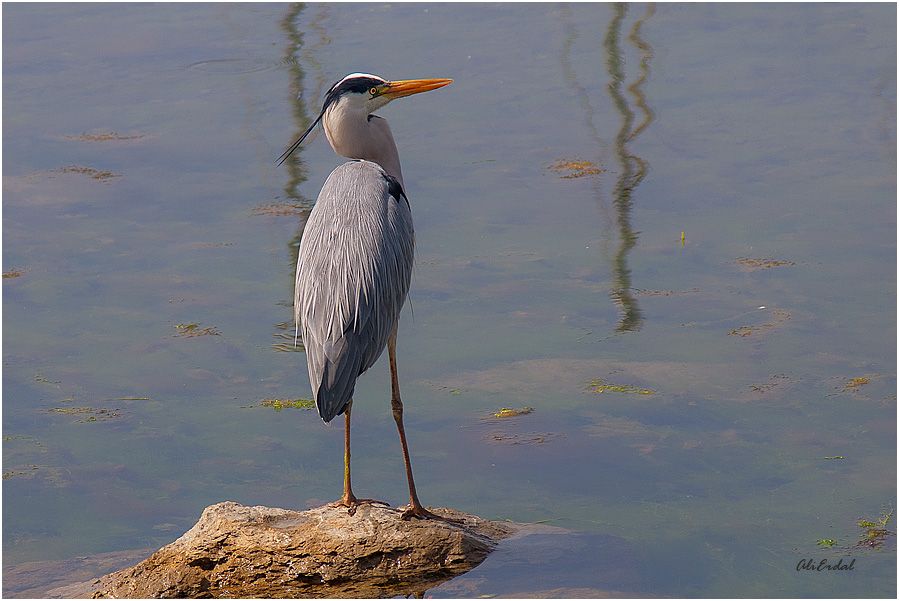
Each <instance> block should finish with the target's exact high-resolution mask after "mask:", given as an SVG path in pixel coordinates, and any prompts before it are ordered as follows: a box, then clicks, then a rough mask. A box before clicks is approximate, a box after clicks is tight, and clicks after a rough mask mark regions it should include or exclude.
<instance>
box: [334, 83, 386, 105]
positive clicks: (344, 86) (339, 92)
mask: <svg viewBox="0 0 899 601" xmlns="http://www.w3.org/2000/svg"><path fill="white" fill-rule="evenodd" d="M384 83H385V82H384V80H382V79H375V78H374V77H351V78H350V79H344V80H341V81H338V82H337V83H335V84H334V85H333V86H331V89H330V90H328V93H327V94H325V104H324V106H323V107H322V108H323V109H326V108H328V107H329V106H331V105H332V104H333V103H335V102H337V100H338V99H339V98H340V97H341V96H343V95H344V94H368V93H369V90H371V89H372V88H375V87H377V86H380V85H383V84H384Z"/></svg>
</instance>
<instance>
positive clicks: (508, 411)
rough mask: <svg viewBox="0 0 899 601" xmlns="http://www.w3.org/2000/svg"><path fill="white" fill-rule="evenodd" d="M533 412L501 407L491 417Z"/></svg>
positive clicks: (531, 409)
mask: <svg viewBox="0 0 899 601" xmlns="http://www.w3.org/2000/svg"><path fill="white" fill-rule="evenodd" d="M451 394H452V393H451ZM533 412H534V409H533V408H532V407H521V408H520V409H512V408H509V407H503V408H502V409H500V410H499V411H494V412H493V413H492V415H493V417H499V418H507V417H518V416H519V415H527V414H528V413H533Z"/></svg>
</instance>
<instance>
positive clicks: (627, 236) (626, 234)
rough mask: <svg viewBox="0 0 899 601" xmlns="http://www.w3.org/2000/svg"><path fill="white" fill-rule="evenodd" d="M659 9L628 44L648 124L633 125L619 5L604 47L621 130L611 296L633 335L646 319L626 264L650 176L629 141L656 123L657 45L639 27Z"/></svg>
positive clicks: (635, 91)
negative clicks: (653, 70) (635, 54)
mask: <svg viewBox="0 0 899 601" xmlns="http://www.w3.org/2000/svg"><path fill="white" fill-rule="evenodd" d="M654 12H655V5H653V4H649V5H648V6H647V10H646V13H645V14H644V15H643V16H642V17H640V18H639V19H638V20H637V21H636V22H635V23H634V25H633V27H632V29H631V31H630V35H629V40H630V41H631V42H632V43H633V44H634V46H635V47H636V48H637V49H638V50H640V53H641V59H640V67H639V69H640V76H639V77H638V78H637V80H636V81H634V83H633V84H631V85H630V86H629V87H628V91H629V92H630V93H631V94H632V95H633V96H634V98H635V104H636V105H637V107H638V108H640V110H641V111H642V112H643V121H642V122H641V123H640V125H639V126H637V127H636V128H635V127H634V121H635V114H634V111H633V110H631V107H630V106H629V105H628V102H627V98H626V97H625V95H624V93H623V92H622V86H623V84H624V80H625V75H624V70H623V59H622V55H621V43H620V39H621V26H622V23H623V22H624V18H625V16H626V14H627V5H626V4H622V3H618V4H615V5H614V17H613V18H612V20H611V21H610V22H609V27H608V30H607V32H606V37H605V41H604V43H603V45H604V46H605V49H606V53H607V60H606V67H607V69H608V72H609V78H610V81H609V95H610V96H611V98H612V102H613V104H614V105H615V108H616V110H617V111H618V112H619V113H620V114H621V128H620V129H619V130H618V133H617V134H616V136H615V141H614V152H615V157H616V158H617V160H618V163H619V165H620V166H621V170H620V172H619V175H618V179H617V180H616V182H615V187H614V189H613V192H612V195H613V198H614V200H613V202H614V205H615V210H616V213H617V217H618V219H617V221H618V237H619V245H618V250H617V251H616V253H615V256H614V258H613V272H614V273H613V282H612V289H611V291H610V292H609V295H610V296H611V298H612V300H613V302H615V304H616V305H618V306H619V307H620V308H621V310H622V316H621V318H620V319H619V322H618V325H617V327H616V331H617V332H632V331H637V330H639V329H640V327H641V325H642V322H643V316H642V313H641V312H640V308H639V306H638V305H637V301H636V299H635V298H634V296H633V294H632V293H631V273H630V268H629V267H628V264H627V255H628V253H629V252H630V251H631V249H632V248H633V247H634V246H635V245H636V244H637V238H638V235H639V232H636V231H634V229H633V227H632V226H631V209H632V206H633V200H632V195H633V192H634V190H635V189H636V188H637V186H639V185H640V182H641V181H642V180H643V178H644V177H646V172H647V171H648V169H649V164H648V163H647V162H646V160H644V159H643V158H641V157H639V156H637V155H635V154H632V153H631V152H629V150H628V148H627V143H628V142H630V141H632V140H634V139H635V138H636V137H637V136H638V135H639V134H640V133H641V132H642V131H644V130H645V129H646V128H647V127H648V126H649V124H650V123H651V122H652V120H653V117H654V116H653V112H652V110H651V109H650V108H649V105H648V104H647V102H646V97H645V95H644V94H643V90H642V85H643V84H644V83H645V81H646V80H647V79H648V77H649V65H650V60H651V59H652V47H651V46H650V45H649V44H648V43H647V42H646V41H644V40H643V39H642V38H640V27H641V26H642V24H643V23H644V22H645V21H646V19H648V18H649V17H651V16H652V15H653V13H654Z"/></svg>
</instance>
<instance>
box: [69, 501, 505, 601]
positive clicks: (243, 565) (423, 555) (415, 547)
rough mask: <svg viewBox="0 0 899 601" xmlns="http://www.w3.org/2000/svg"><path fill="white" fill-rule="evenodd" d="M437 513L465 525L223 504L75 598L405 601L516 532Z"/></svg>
mask: <svg viewBox="0 0 899 601" xmlns="http://www.w3.org/2000/svg"><path fill="white" fill-rule="evenodd" d="M431 510H432V511H433V512H435V513H437V514H439V515H441V516H444V517H447V518H451V519H454V520H458V521H459V523H458V524H455V523H450V522H445V521H439V520H416V519H413V520H403V519H401V517H400V513H399V512H398V511H397V510H396V509H392V508H389V507H380V506H371V505H363V506H361V507H359V508H358V510H357V511H356V513H355V515H349V514H348V512H347V510H346V508H342V507H328V506H325V507H318V508H316V509H310V510H308V511H291V510H287V509H276V508H270V507H246V506H244V505H240V504H238V503H234V502H225V503H219V504H216V505H211V506H209V507H207V508H206V509H205V510H204V511H203V515H202V516H201V517H200V520H199V521H198V522H197V523H196V525H194V527H193V528H191V529H190V530H188V531H187V532H186V533H185V534H184V535H183V536H181V538H179V539H178V540H176V541H175V542H173V543H171V544H169V545H166V546H165V547H163V548H161V549H159V550H158V551H156V552H155V553H153V554H152V555H151V556H150V557H148V558H147V559H145V560H144V561H142V562H140V563H138V564H137V565H134V566H132V567H130V568H126V569H124V570H120V571H118V572H114V573H112V574H108V575H106V576H103V577H101V578H99V579H98V580H95V581H93V582H90V583H85V584H88V585H89V587H88V588H84V587H83V588H81V589H78V590H79V591H80V592H81V593H82V594H84V593H86V595H85V596H91V595H92V596H93V597H94V598H123V597H128V598H136V597H137V598H148V597H164V598H173V597H182V598H184V597H187V598H197V597H332V598H333V597H385V596H396V595H403V594H406V595H408V594H414V593H417V592H423V591H424V590H426V589H428V588H431V587H433V586H435V585H436V584H439V583H440V582H443V581H445V580H448V579H449V578H452V577H454V576H457V575H459V574H462V573H464V572H466V571H468V570H470V569H471V568H473V567H475V566H476V565H478V564H479V563H481V562H482V561H483V560H484V558H485V557H487V555H488V554H489V553H490V552H491V551H492V550H493V549H494V548H495V546H496V544H497V542H498V541H499V540H501V539H503V538H505V537H507V536H509V535H511V534H512V533H513V532H514V531H515V526H514V525H513V524H508V523H500V522H490V521H487V520H482V519H481V518H479V517H477V516H473V515H468V514H465V513H462V512H459V511H455V510H452V509H442V508H436V509H434V508H432V509H431ZM75 591H76V588H71V589H70V590H68V591H66V592H69V593H70V594H71V593H73V592H75ZM60 592H62V591H60ZM79 596H81V595H79Z"/></svg>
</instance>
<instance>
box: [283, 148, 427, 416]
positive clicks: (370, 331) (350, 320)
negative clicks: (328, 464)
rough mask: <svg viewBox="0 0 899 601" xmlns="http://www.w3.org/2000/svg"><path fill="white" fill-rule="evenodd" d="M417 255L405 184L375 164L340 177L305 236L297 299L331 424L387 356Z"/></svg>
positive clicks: (353, 167)
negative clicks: (360, 381)
mask: <svg viewBox="0 0 899 601" xmlns="http://www.w3.org/2000/svg"><path fill="white" fill-rule="evenodd" d="M413 254H414V232H413V229H412V214H411V211H410V209H409V202H408V200H407V199H406V198H405V195H404V194H403V192H402V188H401V187H400V185H399V183H398V182H397V181H396V180H395V179H393V178H391V177H390V176H388V175H387V174H386V173H385V172H384V171H383V169H381V167H380V166H378V165H376V164H375V163H371V162H368V161H354V162H350V163H344V164H343V165H341V166H339V167H338V168H337V169H335V170H334V171H333V172H332V173H331V175H330V177H328V180H327V181H326V182H325V185H324V187H323V188H322V191H321V193H320V194H319V197H318V201H317V202H316V205H315V208H314V209H313V210H312V213H311V215H310V216H309V221H308V222H307V223H306V229H305V230H304V232H303V238H302V240H301V242H300V252H299V260H298V261H297V276H296V291H295V296H294V316H295V318H296V320H297V326H298V329H299V331H300V332H301V333H302V336H303V344H304V346H305V347H306V362H307V365H308V367H309V381H310V384H311V385H312V391H313V395H314V396H315V401H316V405H317V406H318V411H319V415H321V417H322V419H323V420H325V421H326V422H328V421H331V420H332V419H333V418H334V417H336V416H337V415H340V414H341V413H343V412H344V411H345V409H346V406H347V404H348V403H349V402H350V400H351V399H352V396H353V390H354V389H355V385H356V378H357V377H358V376H359V375H360V374H362V373H363V372H364V371H365V370H367V369H368V368H369V367H371V366H372V365H373V364H374V363H375V361H377V359H378V357H380V355H381V353H382V352H383V350H384V347H385V346H386V344H387V339H388V337H389V336H390V333H391V332H392V331H393V328H394V327H395V326H396V323H397V320H398V319H399V316H400V310H401V309H402V307H403V303H404V302H405V300H406V293H407V292H408V291H409V281H410V279H411V276H412V262H413Z"/></svg>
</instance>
